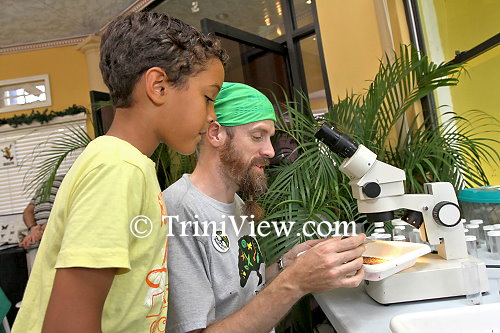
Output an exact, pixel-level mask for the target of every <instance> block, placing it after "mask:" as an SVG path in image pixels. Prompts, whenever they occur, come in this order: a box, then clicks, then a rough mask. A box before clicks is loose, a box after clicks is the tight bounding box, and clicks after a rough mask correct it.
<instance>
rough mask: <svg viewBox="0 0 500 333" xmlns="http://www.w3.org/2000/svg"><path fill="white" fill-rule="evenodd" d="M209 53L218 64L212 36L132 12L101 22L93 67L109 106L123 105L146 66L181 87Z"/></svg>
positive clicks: (170, 19)
mask: <svg viewBox="0 0 500 333" xmlns="http://www.w3.org/2000/svg"><path fill="white" fill-rule="evenodd" d="M214 58H216V59H219V60H220V61H221V62H222V64H223V65H225V64H226V63H227V60H228V55H227V53H226V51H225V50H224V49H223V48H222V46H221V44H220V41H219V40H218V39H216V38H214V37H211V36H205V35H203V34H202V33H200V32H199V31H197V30H196V29H195V28H193V27H192V26H190V25H188V24H186V23H184V22H182V21H181V20H179V19H176V18H173V17H170V16H168V15H166V14H160V13H152V12H138V13H133V14H129V15H126V16H121V17H118V18H116V19H115V20H114V21H112V22H111V23H110V24H109V25H108V26H107V28H106V31H105V32H104V34H103V35H102V39H101V59H100V64H99V66H100V68H101V72H102V76H103V79H104V83H106V85H107V86H108V88H109V91H110V95H111V100H112V102H113V104H114V106H115V107H129V106H131V104H132V96H131V95H132V90H133V89H134V86H135V84H136V83H137V81H138V80H139V78H140V77H141V75H142V74H143V73H144V72H146V71H147V70H148V69H149V68H152V67H155V66H157V67H160V68H162V69H163V70H164V71H165V73H166V74H167V76H168V79H169V81H170V83H171V84H172V85H174V86H176V87H182V86H183V84H184V83H185V82H186V80H187V79H188V77H189V76H191V75H193V74H197V73H199V72H201V71H203V70H205V69H206V65H207V63H208V62H209V61H210V60H211V59H214Z"/></svg>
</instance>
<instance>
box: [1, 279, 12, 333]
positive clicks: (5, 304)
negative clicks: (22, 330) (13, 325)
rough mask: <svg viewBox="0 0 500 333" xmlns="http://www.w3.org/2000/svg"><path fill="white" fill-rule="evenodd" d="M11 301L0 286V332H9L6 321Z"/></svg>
mask: <svg viewBox="0 0 500 333" xmlns="http://www.w3.org/2000/svg"><path fill="white" fill-rule="evenodd" d="M10 306H11V303H10V301H9V299H8V298H7V296H5V294H4V292H3V290H2V288H0V318H3V320H2V327H3V329H2V327H0V332H5V333H10V326H9V322H8V321H7V312H9V310H10Z"/></svg>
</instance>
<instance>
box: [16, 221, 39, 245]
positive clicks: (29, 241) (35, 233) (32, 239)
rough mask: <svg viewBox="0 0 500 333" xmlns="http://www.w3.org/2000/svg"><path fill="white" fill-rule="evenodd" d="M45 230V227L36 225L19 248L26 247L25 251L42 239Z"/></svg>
mask: <svg viewBox="0 0 500 333" xmlns="http://www.w3.org/2000/svg"><path fill="white" fill-rule="evenodd" d="M44 230H45V225H43V226H41V225H36V226H34V227H32V228H31V229H30V231H29V233H28V234H27V235H26V236H25V237H24V239H23V241H22V242H21V243H19V246H21V247H24V248H25V249H27V248H29V247H30V246H32V245H33V244H35V243H36V242H38V241H39V240H40V239H42V235H43V231H44Z"/></svg>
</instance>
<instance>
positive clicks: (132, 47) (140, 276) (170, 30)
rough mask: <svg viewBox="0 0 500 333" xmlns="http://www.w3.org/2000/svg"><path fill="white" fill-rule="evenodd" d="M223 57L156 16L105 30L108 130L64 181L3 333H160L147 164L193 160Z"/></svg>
mask: <svg viewBox="0 0 500 333" xmlns="http://www.w3.org/2000/svg"><path fill="white" fill-rule="evenodd" d="M226 60H227V55H226V53H225V51H223V49H222V48H221V47H220V45H219V44H218V43H217V42H216V41H215V40H213V39H211V38H207V37H205V36H203V35H201V34H200V33H199V32H197V31H196V30H195V29H194V28H193V27H191V26H188V25H186V24H185V23H183V22H181V21H179V20H177V19H174V18H171V17H168V16H166V15H162V14H157V13H142V12H141V13H134V14H132V15H129V16H126V17H121V18H118V19H116V20H114V21H113V22H111V23H110V24H109V26H108V28H107V30H106V32H105V33H104V35H103V36H102V41H101V62H100V67H101V71H102V74H103V78H104V82H105V83H106V85H107V86H108V88H109V90H110V94H111V98H112V101H113V104H114V105H115V107H116V108H117V111H116V115H115V119H114V121H113V124H112V126H111V128H110V130H109V132H108V133H107V135H106V136H102V137H99V138H97V139H96V140H94V141H93V142H91V143H90V144H89V146H88V147H87V148H86V149H85V151H84V152H83V153H82V155H81V156H80V157H79V158H78V159H77V161H76V162H75V164H74V165H73V167H72V168H71V169H70V171H69V172H68V174H67V175H66V177H65V179H64V181H63V183H62V185H61V187H60V189H59V192H58V194H57V197H56V201H55V204H54V207H53V210H52V213H51V215H50V218H49V222H48V224H47V229H46V230H45V234H44V238H43V241H42V243H41V246H40V250H39V257H38V258H37V260H36V262H35V266H34V270H33V272H32V274H31V278H30V281H29V283H28V287H27V290H26V293H25V297H24V299H23V303H22V307H21V310H20V312H19V314H18V317H17V320H16V322H15V324H14V327H13V332H14V333H18V332H19V333H26V332H30V333H32V332H40V331H43V332H50V333H57V332H85V333H91V332H101V331H102V332H134V333H140V332H160V331H163V330H164V327H165V322H166V312H167V306H168V302H167V294H168V280H167V279H168V277H167V268H166V267H167V263H166V258H167V242H166V241H167V233H168V230H167V225H166V224H165V223H164V221H163V219H162V216H163V215H165V214H166V211H165V207H164V205H163V204H162V200H161V191H160V187H159V184H158V180H157V177H156V172H155V164H154V163H153V161H151V160H150V159H149V158H148V157H147V156H150V155H151V154H152V153H153V152H154V150H155V149H156V147H157V146H158V145H159V144H160V143H161V142H163V143H165V144H167V145H169V146H170V147H172V148H173V149H175V150H176V151H178V152H180V153H183V154H190V153H193V152H194V150H195V147H196V144H197V143H198V142H199V141H200V139H201V135H202V134H203V133H204V132H205V131H206V129H207V127H208V124H209V122H210V121H212V120H214V119H215V114H214V111H213V108H214V106H213V102H214V100H215V98H216V96H217V94H218V92H219V90H220V87H221V85H222V81H223V79H224V69H223V65H224V63H225V62H226Z"/></svg>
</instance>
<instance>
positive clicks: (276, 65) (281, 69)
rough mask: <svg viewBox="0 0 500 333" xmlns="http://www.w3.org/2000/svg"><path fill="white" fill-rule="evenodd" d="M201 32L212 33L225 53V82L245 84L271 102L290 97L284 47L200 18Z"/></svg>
mask: <svg viewBox="0 0 500 333" xmlns="http://www.w3.org/2000/svg"><path fill="white" fill-rule="evenodd" d="M201 30H202V32H203V33H204V34H209V33H211V34H214V35H215V36H217V37H218V38H219V39H220V40H221V43H222V46H223V47H224V48H225V49H226V51H227V52H228V54H229V63H228V65H227V67H226V76H225V81H229V82H240V83H245V84H248V85H250V86H252V87H254V88H256V89H258V90H259V91H261V92H262V93H263V94H265V95H266V96H267V97H268V98H269V100H270V101H271V102H273V104H274V103H275V101H278V102H285V100H286V97H285V94H286V95H288V96H291V89H290V87H291V83H290V82H291V80H290V65H289V62H288V52H287V48H286V47H284V46H283V45H281V44H280V43H277V42H275V41H272V40H269V39H266V38H263V37H260V36H258V35H254V34H252V33H249V32H246V31H243V30H240V29H237V28H234V27H231V26H229V25H226V24H223V23H220V22H216V21H213V20H210V19H206V18H205V19H202V20H201Z"/></svg>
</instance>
